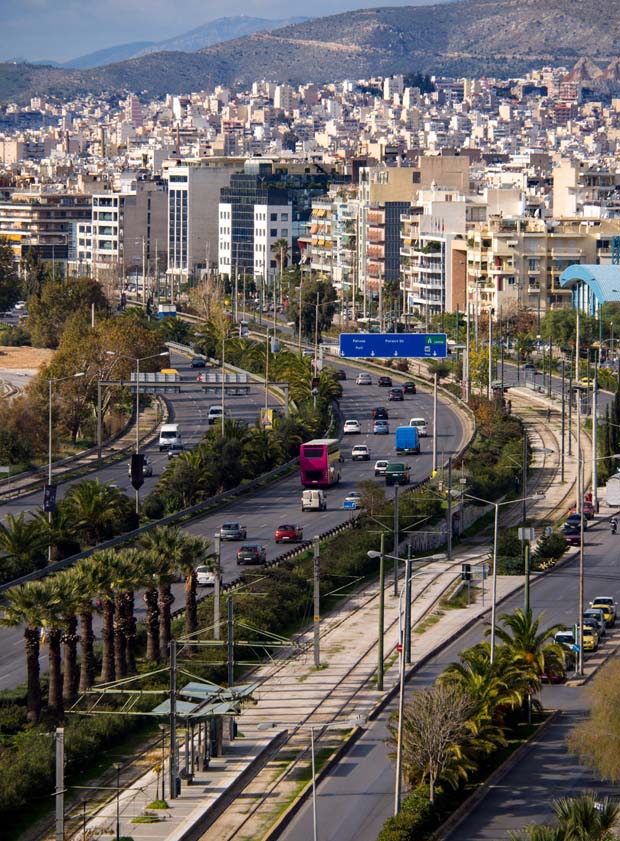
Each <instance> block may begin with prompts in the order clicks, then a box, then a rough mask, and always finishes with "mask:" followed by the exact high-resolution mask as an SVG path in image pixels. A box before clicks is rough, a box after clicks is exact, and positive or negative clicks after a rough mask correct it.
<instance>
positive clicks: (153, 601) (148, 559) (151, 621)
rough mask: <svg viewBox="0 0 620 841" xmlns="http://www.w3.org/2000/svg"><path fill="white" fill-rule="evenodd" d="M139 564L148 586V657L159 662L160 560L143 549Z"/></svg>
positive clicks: (146, 591) (145, 600)
mask: <svg viewBox="0 0 620 841" xmlns="http://www.w3.org/2000/svg"><path fill="white" fill-rule="evenodd" d="M139 564H140V569H141V572H142V583H143V585H144V586H145V587H146V590H145V591H144V603H145V605H146V620H145V625H146V659H147V660H149V661H151V662H152V663H159V657H160V654H159V604H158V600H157V586H156V581H157V572H158V569H159V562H158V559H157V558H156V557H155V555H154V554H152V553H151V552H147V551H146V550H142V551H141V552H140V561H139Z"/></svg>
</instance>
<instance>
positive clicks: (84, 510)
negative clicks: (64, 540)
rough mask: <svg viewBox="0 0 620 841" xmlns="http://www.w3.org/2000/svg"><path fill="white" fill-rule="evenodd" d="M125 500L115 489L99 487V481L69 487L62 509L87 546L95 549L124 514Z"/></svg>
mask: <svg viewBox="0 0 620 841" xmlns="http://www.w3.org/2000/svg"><path fill="white" fill-rule="evenodd" d="M128 501H129V500H128V498H127V497H126V496H125V495H124V494H123V493H122V492H121V491H120V490H119V489H118V488H113V487H110V486H109V485H102V484H101V482H99V480H98V479H94V480H84V481H82V482H78V483H77V484H76V485H72V486H71V488H70V489H69V491H68V493H67V495H66V497H65V499H64V500H63V506H64V507H65V508H66V512H67V515H68V517H69V520H70V522H71V523H72V524H73V527H74V529H75V531H77V532H80V533H81V534H82V535H83V536H84V540H85V542H86V543H88V545H90V546H96V545H97V544H98V543H100V542H101V540H103V539H104V538H105V537H106V536H108V535H109V534H110V533H111V532H112V531H113V529H114V526H115V524H117V523H118V520H119V519H120V518H123V517H124V516H126V515H127V504H128Z"/></svg>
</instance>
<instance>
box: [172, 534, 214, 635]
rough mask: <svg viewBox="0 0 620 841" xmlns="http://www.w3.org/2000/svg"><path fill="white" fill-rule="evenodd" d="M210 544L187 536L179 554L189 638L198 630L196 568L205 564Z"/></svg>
mask: <svg viewBox="0 0 620 841" xmlns="http://www.w3.org/2000/svg"><path fill="white" fill-rule="evenodd" d="M209 546H210V543H209V541H208V540H204V539H203V538H201V537H192V536H190V535H185V540H184V541H183V543H182V545H181V549H180V553H179V567H178V568H179V571H180V572H181V573H182V575H183V576H184V577H185V585H184V590H185V634H186V635H187V636H189V635H190V634H192V633H193V632H194V631H195V630H196V629H197V628H198V604H197V600H196V567H197V566H199V565H200V564H202V563H204V561H205V557H206V555H207V552H208V549H209Z"/></svg>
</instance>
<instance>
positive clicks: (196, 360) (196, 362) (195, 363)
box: [190, 356, 206, 368]
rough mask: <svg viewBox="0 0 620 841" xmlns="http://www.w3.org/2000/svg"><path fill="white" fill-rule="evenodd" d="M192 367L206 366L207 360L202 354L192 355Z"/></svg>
mask: <svg viewBox="0 0 620 841" xmlns="http://www.w3.org/2000/svg"><path fill="white" fill-rule="evenodd" d="M190 365H191V366H192V368H204V367H205V365H206V362H205V360H204V359H203V358H202V356H194V357H192V361H191V362H190Z"/></svg>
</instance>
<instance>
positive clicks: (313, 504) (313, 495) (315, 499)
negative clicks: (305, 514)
mask: <svg viewBox="0 0 620 841" xmlns="http://www.w3.org/2000/svg"><path fill="white" fill-rule="evenodd" d="M326 509H327V500H326V498H325V491H322V490H319V489H318V488H313V489H311V490H305V491H303V492H302V494H301V510H302V511H325V510H326Z"/></svg>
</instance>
